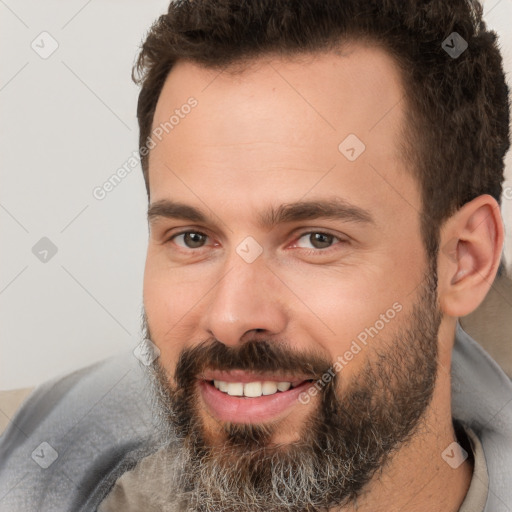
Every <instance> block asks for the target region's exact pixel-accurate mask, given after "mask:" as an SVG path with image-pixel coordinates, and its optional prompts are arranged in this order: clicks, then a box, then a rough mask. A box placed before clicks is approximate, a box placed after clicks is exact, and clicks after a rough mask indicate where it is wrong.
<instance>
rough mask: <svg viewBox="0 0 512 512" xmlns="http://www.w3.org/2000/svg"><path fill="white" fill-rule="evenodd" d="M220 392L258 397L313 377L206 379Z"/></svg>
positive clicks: (294, 386)
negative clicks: (243, 380)
mask: <svg viewBox="0 0 512 512" xmlns="http://www.w3.org/2000/svg"><path fill="white" fill-rule="evenodd" d="M208 382H209V384H210V385H213V386H214V387H215V388H216V389H218V390H219V391H220V392H221V393H225V394H227V395H229V396H237V397H244V398H258V397H260V396H270V395H275V394H276V393H285V392H286V391H288V390H289V389H293V388H296V387H298V386H300V385H301V384H304V383H305V382H313V379H306V380H300V381H293V382H291V381H273V380H264V381H253V382H228V381H225V380H212V381H208Z"/></svg>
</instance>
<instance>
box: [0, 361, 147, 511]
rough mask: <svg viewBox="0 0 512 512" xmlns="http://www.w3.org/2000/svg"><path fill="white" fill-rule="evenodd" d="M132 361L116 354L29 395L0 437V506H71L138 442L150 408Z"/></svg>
mask: <svg viewBox="0 0 512 512" xmlns="http://www.w3.org/2000/svg"><path fill="white" fill-rule="evenodd" d="M140 364H141V363H139V361H138V360H137V359H136V358H135V357H134V356H133V354H132V353H131V352H126V353H122V354H119V355H117V356H114V357H111V358H109V359H106V360H104V361H101V362H99V363H96V364H94V365H91V366H88V367H86V368H83V369H81V370H78V371H75V372H73V373H71V374H69V375H66V376H64V377H60V378H56V379H53V380H51V381H48V382H46V383H44V384H42V385H41V386H39V387H37V388H36V389H35V390H34V391H33V392H32V393H31V394H30V395H29V397H28V398H27V399H26V400H25V402H24V403H23V405H22V406H21V408H20V409H19V411H18V412H17V414H16V415H15V416H14V418H12V420H11V422H10V424H9V426H8V427H7V429H6V430H5V432H4V433H3V434H2V436H0V510H10V511H13V512H14V511H17V510H41V511H43V510H55V511H57V510H78V509H79V508H78V507H79V505H80V504H79V503H78V501H80V500H81V501H82V502H85V500H86V499H87V497H88V496H89V495H90V494H91V493H92V492H93V491H94V489H95V488H96V487H97V486H98V485H99V484H100V482H101V481H102V480H103V479H104V478H105V477H106V476H107V475H109V474H110V473H111V472H112V471H114V470H115V467H116V466H117V465H118V464H119V463H120V462H121V461H123V460H124V459H125V458H126V456H127V454H129V453H130V452H134V451H137V450H138V449H140V448H141V447H144V445H145V444H146V442H147V440H148V438H149V435H150V432H151V428H150V425H151V413H150V409H149V406H148V405H147V404H148V399H147V396H146V391H145V390H146V386H145V380H144V374H143V371H142V369H141V366H140ZM4 507H5V508H4Z"/></svg>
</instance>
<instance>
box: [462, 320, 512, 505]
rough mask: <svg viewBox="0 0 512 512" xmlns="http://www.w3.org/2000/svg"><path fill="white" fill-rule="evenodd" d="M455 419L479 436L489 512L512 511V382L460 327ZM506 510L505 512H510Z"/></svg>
mask: <svg viewBox="0 0 512 512" xmlns="http://www.w3.org/2000/svg"><path fill="white" fill-rule="evenodd" d="M452 401H453V404H452V410H453V416H454V418H455V419H457V420H460V421H461V422H462V423H463V424H465V425H467V426H468V427H469V428H471V430H473V432H474V433H475V434H476V435H477V436H478V438H479V440H480V442H481V444H482V448H483V452H484V456H485V460H486V464H487V471H488V475H489V491H490V492H489V494H488V502H487V508H486V509H485V510H486V511H487V510H490V511H491V510H492V511H494V510H502V508H500V507H503V504H506V506H507V507H509V508H508V509H511V510H512V381H511V380H510V378H509V377H508V376H507V375H506V374H505V372H504V371H503V370H502V369H501V368H500V366H499V365H498V364H497V363H496V362H495V361H494V360H493V359H492V358H491V357H490V356H489V354H487V352H485V350H484V349H483V348H482V347H481V346H480V345H479V344H478V343H477V342H476V341H475V340H473V339H472V338H471V337H470V336H469V335H468V334H467V333H466V332H464V331H463V329H462V328H461V327H460V325H458V327H457V333H456V342H455V348H454V352H453V361H452ZM508 509H505V510H508Z"/></svg>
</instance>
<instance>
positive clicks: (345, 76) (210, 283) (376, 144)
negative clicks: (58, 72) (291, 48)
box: [144, 45, 503, 511]
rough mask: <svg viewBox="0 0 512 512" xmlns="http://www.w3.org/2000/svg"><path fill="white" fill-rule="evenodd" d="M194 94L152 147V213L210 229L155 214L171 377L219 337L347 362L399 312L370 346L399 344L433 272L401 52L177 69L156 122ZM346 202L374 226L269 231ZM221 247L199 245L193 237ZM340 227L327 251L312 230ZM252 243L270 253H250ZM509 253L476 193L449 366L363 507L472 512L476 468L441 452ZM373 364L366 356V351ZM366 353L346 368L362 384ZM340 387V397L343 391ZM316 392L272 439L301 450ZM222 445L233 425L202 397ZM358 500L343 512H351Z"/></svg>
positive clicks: (156, 307) (450, 333) (357, 51)
mask: <svg viewBox="0 0 512 512" xmlns="http://www.w3.org/2000/svg"><path fill="white" fill-rule="evenodd" d="M190 96H193V97H194V98H196V99H197V101H198V105H197V106H196V107H195V108H194V109H193V110H192V112H191V113H190V114H189V115H188V116H186V118H184V119H182V120H180V123H179V124H178V125H177V126H175V127H174V129H173V130H172V131H170V132H169V133H168V134H166V135H164V137H163V138H162V141H161V142H159V143H158V144H157V145H156V146H155V147H154V148H153V149H152V150H151V153H150V159H149V169H150V172H149V182H150V203H151V204H155V203H157V202H158V201H161V200H165V199H172V200H174V201H179V202H181V203H185V204H187V205H190V206H194V207H195V208H198V209H201V210H203V211H204V213H205V215H206V216H207V217H208V220H207V222H191V221H187V220H182V219H170V218H163V217H154V218H152V219H151V223H150V237H149V245H148V253H147V263H146V271H145V278H144V307H145V312H146V315H147V319H148V327H149V329H150V331H151V339H152V341H153V342H154V343H155V344H156V345H157V346H158V348H159V350H160V352H161V357H160V363H161V365H162V366H163V367H164V368H165V369H166V371H167V373H168V376H169V382H170V383H171V384H175V382H174V374H175V370H176V365H177V362H178V358H179V355H180V352H181V351H182V350H183V349H190V348H193V347H195V346H197V345H199V344H200V343H201V342H203V341H205V340H207V339H212V338H214V339H216V340H219V341H220V342H221V343H223V344H224V345H225V346H226V347H238V346H240V345H241V344H243V343H244V341H247V340H248V339H253V338H254V336H255V334H258V335H260V336H261V335H262V333H263V335H264V336H265V339H268V340H271V341H272V340H275V341H276V343H277V342H278V341H277V340H286V342H287V343H288V346H289V350H291V351H296V352H297V353H305V352H308V351H309V352H314V353H316V354H318V355H319V356H321V357H322V358H324V359H325V360H329V361H335V360H336V358H337V357H338V356H340V355H343V354H345V352H346V351H347V350H349V349H350V344H351V342H352V341H353V340H354V339H355V338H356V337H357V336H358V334H360V333H361V332H362V331H364V330H365V328H368V327H370V326H373V325H374V324H375V322H376V321H377V320H379V318H380V315H381V314H383V313H385V312H386V310H388V309H389V308H390V307H392V305H393V304H394V303H399V304H401V305H402V306H403V312H402V313H400V314H398V315H396V317H395V318H394V319H393V320H392V321H390V322H389V323H387V324H386V326H385V327H384V329H383V330H382V333H381V334H379V335H378V336H376V337H375V338H374V339H373V340H372V344H373V345H372V346H373V347H379V345H378V344H379V340H389V339H392V337H393V335H394V334H396V333H397V332H399V330H400V329H401V328H403V327H404V326H405V325H406V322H407V321H408V320H409V319H410V313H411V312H412V307H413V305H414V304H415V303H416V302H417V301H418V290H419V289H420V288H421V285H422V283H423V276H424V273H425V272H426V271H427V268H428V261H427V258H426V254H425V251H424V246H423V243H422V240H421V236H420V229H419V228H420V215H421V213H420V212H421V202H420V193H419V189H418V185H417V183H416V182H415V180H414V179H413V178H412V176H411V175H410V174H409V172H408V170H407V169H406V168H405V164H404V162H403V161H402V159H401V154H400V144H401V143H402V141H403V139H402V136H401V134H402V130H403V129H404V127H405V120H406V118H407V108H408V107H407V104H406V102H405V101H404V85H403V84H402V82H401V80H400V75H399V72H398V70H397V68H396V66H395V65H394V62H393V60H392V58H391V57H390V56H388V55H387V54H386V53H385V52H384V51H382V50H380V49H378V48H372V47H367V46H362V45H353V46H351V47H348V48H346V49H345V50H344V52H343V53H342V54H319V55H315V56H303V57H301V58H300V59H290V58H286V59H283V58H277V57H276V58H271V57H268V58H261V59H258V60H257V61H255V62H254V63H253V65H251V66H250V68H248V69H246V70H245V71H243V72H242V73H237V74H230V73H228V72H226V71H225V72H223V73H219V71H213V70H207V69H203V68H201V67H200V66H198V65H196V64H193V63H188V62H178V63H177V65H176V66H175V67H174V68H173V70H172V71H171V73H170V74H169V76H168V78H167V81H166V83H165V85H164V88H163V91H162V93H161V96H160V99H159V102H158V105H157V109H156V113H155V118H154V122H153V126H154V127H156V126H158V125H159V124H160V123H163V122H165V121H167V120H168V119H169V116H170V115H171V114H172V113H173V112H174V110H175V109H176V108H180V106H181V105H183V104H184V103H186V101H187V99H188V98H189V97H190ZM349 134H356V135H357V137H358V138H359V139H360V140H362V141H363V142H364V144H365V146H366V149H365V151H364V152H363V153H362V154H361V155H360V156H359V157H358V158H357V159H356V160H355V161H353V162H351V161H349V160H348V159H347V158H345V156H343V154H341V152H340V151H339V150H338V145H339V144H340V142H342V141H343V140H344V139H345V138H346V137H347V136H348V135H349ZM334 197H338V198H342V199H343V200H344V201H347V202H349V203H351V204H353V205H356V206H358V207H359V208H362V209H364V210H366V211H367V212H368V213H369V214H370V215H371V217H372V218H373V222H372V223H362V222H354V221H346V220H339V219H332V218H317V219H305V220H300V221H294V222H286V223H281V224H278V225H276V226H273V227H272V228H270V229H268V228H264V227H262V226H260V225H259V223H258V219H259V216H260V214H261V213H262V212H264V211H266V210H267V209H268V208H269V207H274V208H278V207H279V206H281V205H283V204H286V203H293V202H296V201H305V200H325V199H332V198H334ZM184 230H188V231H193V232H199V233H204V234H205V235H207V236H208V238H207V239H206V242H205V245H204V246H202V247H200V248H196V249H191V248H187V247H186V245H185V244H184V239H183V237H177V238H174V239H172V240H171V239H170V238H171V236H172V235H173V234H177V233H178V232H180V231H184ZM311 232H315V233H318V232H319V233H327V234H330V235H334V236H335V237H337V238H334V239H333V242H332V245H331V247H329V248H327V249H318V248H315V246H313V245H312V244H311V239H310V238H309V235H307V234H308V233H311ZM248 236H250V237H252V238H253V239H254V240H256V241H257V243H258V244H259V246H260V247H261V248H262V253H261V255H260V256H259V257H258V258H256V259H255V260H254V261H253V262H252V263H247V262H246V261H245V260H244V259H243V258H242V257H241V256H240V254H239V253H237V251H236V249H237V246H239V244H240V243H241V242H242V241H244V240H245V239H246V237H248ZM502 245H503V226H502V221H501V218H500V214H499V208H497V204H496V202H495V201H494V199H492V198H491V197H490V196H480V197H478V198H476V199H475V200H473V201H472V202H470V203H468V204H466V205H465V206H464V207H463V208H462V209H461V210H459V211H458V212H457V213H456V214H454V215H453V216H452V217H451V218H450V219H448V221H447V222H446V223H445V224H444V226H443V228H442V231H441V250H440V252H439V257H438V261H437V269H438V278H439V279H438V304H439V308H440V311H441V315H442V318H441V324H440V327H439V332H438V340H437V342H438V372H437V379H436V383H435V389H434V392H433V397H432V401H431V402H430V405H429V406H428V408H427V409H426V411H425V414H424V422H425V426H426V428H422V429H421V431H420V432H418V434H417V435H415V436H414V437H413V439H412V440H410V442H409V443H407V444H404V445H403V446H401V448H400V450H398V452H396V453H395V455H394V457H393V459H392V461H391V462H390V463H389V464H387V465H386V467H385V468H383V470H382V471H381V472H379V473H378V474H377V475H376V477H375V478H374V479H373V480H372V481H371V482H370V483H369V484H368V486H366V488H365V492H364V493H363V495H362V496H361V497H360V499H359V502H358V510H363V511H365V510H372V511H376V510H390V509H391V508H392V509H393V510H400V509H401V508H403V509H404V510H417V511H422V510H429V511H432V510H453V511H456V510H458V508H459V506H460V504H461V502H462V500H463V498H464V496H465V494H466V492H467V488H468V486H469V481H470V478H471V472H472V468H471V466H470V464H469V463H468V462H465V463H463V464H462V465H461V466H459V468H457V470H453V469H452V468H451V467H449V466H448V465H447V464H446V463H445V462H444V461H443V459H442V458H441V453H442V452H443V450H444V449H445V448H446V447H447V446H448V445H449V444H450V443H451V442H452V441H455V440H456V438H455V435H454V432H453V427H452V423H451V421H452V420H451V412H450V375H449V368H450V361H451V351H452V347H453V340H454V330H455V323H456V319H457V317H458V316H463V315H466V314H468V313H470V312H471V311H473V310H474V309H475V308H476V307H477V306H478V305H479V304H480V302H481V301H482V300H483V298H484V297H485V295H486V293H487V291H488V290H489V287H490V286H491V283H492V281H493V278H494V276H495V274H496V270H497V266H498V264H499V258H500V254H501V248H502ZM367 352H368V351H367ZM367 357H368V353H365V351H364V350H363V351H362V352H361V353H360V354H358V355H357V356H356V357H354V358H353V359H352V360H351V361H350V362H349V363H348V364H347V365H346V366H345V367H344V369H343V375H344V376H345V378H346V379H347V381H352V382H357V376H358V373H359V372H361V370H362V368H363V367H364V364H365V362H366V360H367ZM340 391H341V389H340ZM318 403H319V397H318V396H317V397H314V398H313V399H312V400H311V401H310V402H309V403H308V404H305V405H304V404H297V405H296V406H293V407H292V408H290V409H288V410H287V411H286V413H285V414H282V415H281V416H280V417H278V418H277V420H276V424H275V425H274V430H273V434H272V442H273V443H276V444H278V443H284V444H287V443H291V442H293V441H296V440H297V432H299V431H300V427H301V426H302V425H304V423H305V422H306V421H307V419H308V418H309V417H310V416H311V414H312V411H315V407H318ZM199 404H200V406H199V408H198V414H200V417H201V419H202V422H203V425H204V428H205V431H207V432H208V439H209V441H210V443H211V444H212V445H215V444H218V443H220V442H221V441H222V440H223V439H224V431H223V428H224V426H223V425H222V422H221V421H219V420H218V419H216V418H215V417H214V416H213V415H212V414H211V413H210V412H209V411H208V410H207V408H206V407H205V404H204V403H202V402H201V400H200V399H199ZM351 507H352V505H347V507H345V508H344V509H343V510H352V509H353V508H351Z"/></svg>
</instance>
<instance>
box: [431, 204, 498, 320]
mask: <svg viewBox="0 0 512 512" xmlns="http://www.w3.org/2000/svg"><path fill="white" fill-rule="evenodd" d="M503 242H504V228H503V221H502V219H501V213H500V206H499V204H498V202H497V201H496V200H495V199H494V198H493V197H492V196H490V195H487V194H486V195H481V196H478V197H477V198H475V199H473V200H472V201H470V202H469V203H466V204H465V205H464V206H463V207H462V208H461V209H460V210H458V211H457V213H455V214H454V215H453V216H452V217H450V218H449V219H448V220H447V221H446V223H445V224H444V226H443V228H442V230H441V240H440V251H439V258H438V277H439V280H438V293H439V302H440V307H441V311H442V312H443V313H445V314H446V315H449V316H453V317H461V316H465V315H468V314H469V313H471V312H473V311H474V310H475V309H476V308H477V307H478V306H479V305H480V304H481V302H482V301H483V300H484V298H485V296H486V295H487V292H488V291H489V289H490V288H491V286H492V283H493V281H494V278H495V276H496V273H497V271H498V267H499V264H500V260H501V253H502V249H503Z"/></svg>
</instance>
